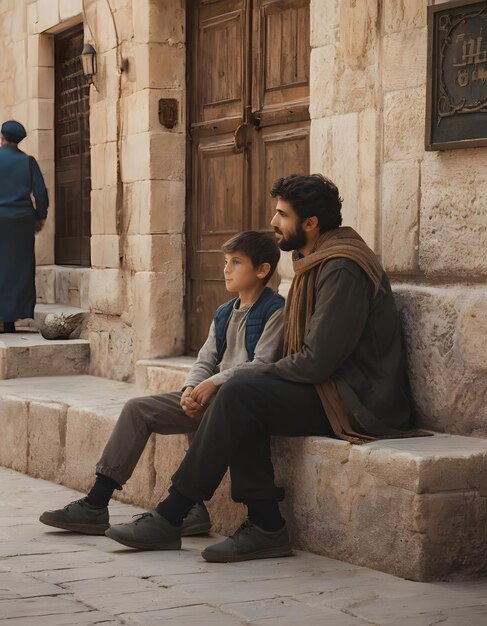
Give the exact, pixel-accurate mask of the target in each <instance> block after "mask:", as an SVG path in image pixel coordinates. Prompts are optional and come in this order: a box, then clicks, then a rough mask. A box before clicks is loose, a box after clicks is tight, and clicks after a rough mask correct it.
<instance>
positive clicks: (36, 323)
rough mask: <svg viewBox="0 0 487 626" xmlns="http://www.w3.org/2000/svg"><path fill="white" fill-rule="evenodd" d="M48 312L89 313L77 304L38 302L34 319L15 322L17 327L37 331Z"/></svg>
mask: <svg viewBox="0 0 487 626" xmlns="http://www.w3.org/2000/svg"><path fill="white" fill-rule="evenodd" d="M48 313H54V314H55V315H60V314H61V313H64V315H74V314H76V313H89V311H88V310H87V309H81V308H80V307H77V306H69V304H59V303H54V304H39V303H37V304H36V307H35V310H34V319H29V318H28V319H24V320H18V321H17V322H16V323H15V327H16V328H17V329H20V330H26V331H29V332H32V331H37V329H38V328H39V327H40V325H41V324H42V322H43V321H44V320H45V318H46V315H47V314H48Z"/></svg>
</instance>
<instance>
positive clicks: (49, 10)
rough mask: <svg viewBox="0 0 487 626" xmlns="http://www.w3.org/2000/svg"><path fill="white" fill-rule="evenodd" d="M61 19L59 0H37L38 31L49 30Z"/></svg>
mask: <svg viewBox="0 0 487 626" xmlns="http://www.w3.org/2000/svg"><path fill="white" fill-rule="evenodd" d="M59 21H60V20H59V1H58V0H37V32H39V33H42V32H43V31H45V30H49V29H50V28H53V27H54V26H57V24H58V23H59Z"/></svg>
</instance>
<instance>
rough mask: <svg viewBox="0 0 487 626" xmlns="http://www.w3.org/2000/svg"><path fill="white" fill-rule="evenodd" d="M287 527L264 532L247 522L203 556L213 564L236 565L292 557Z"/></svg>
mask: <svg viewBox="0 0 487 626" xmlns="http://www.w3.org/2000/svg"><path fill="white" fill-rule="evenodd" d="M292 554H293V551H292V549H291V546H290V544H289V535H288V532H287V528H286V525H284V526H283V528H281V529H280V530H276V531H267V530H262V528H259V527H258V526H256V525H255V524H252V522H251V521H246V522H245V523H244V524H242V526H240V528H239V529H238V530H237V532H236V533H235V534H234V535H232V536H231V537H228V539H225V541H221V542H220V543H215V544H214V545H212V546H208V548H206V549H205V550H203V552H202V553H201V556H202V557H203V558H204V559H205V560H206V561H211V562H212V563H235V562H237V561H250V560H251V559H270V558H277V557H282V556H292Z"/></svg>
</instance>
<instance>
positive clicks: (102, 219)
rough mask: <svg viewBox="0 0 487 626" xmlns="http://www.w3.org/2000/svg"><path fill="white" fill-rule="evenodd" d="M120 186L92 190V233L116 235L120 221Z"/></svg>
mask: <svg viewBox="0 0 487 626" xmlns="http://www.w3.org/2000/svg"><path fill="white" fill-rule="evenodd" d="M117 202H118V188H117V186H112V187H103V189H92V190H91V233H92V235H116V234H117V223H118V209H117Z"/></svg>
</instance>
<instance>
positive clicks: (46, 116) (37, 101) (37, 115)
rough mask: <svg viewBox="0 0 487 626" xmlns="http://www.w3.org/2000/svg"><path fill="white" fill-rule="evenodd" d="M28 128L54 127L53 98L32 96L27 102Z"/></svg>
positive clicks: (43, 128) (49, 128)
mask: <svg viewBox="0 0 487 626" xmlns="http://www.w3.org/2000/svg"><path fill="white" fill-rule="evenodd" d="M29 128H30V130H31V131H33V130H50V131H52V130H53V129H54V100H49V99H48V98H45V99H44V98H42V99H41V98H34V99H32V100H31V101H30V102H29ZM51 189H52V186H51Z"/></svg>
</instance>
